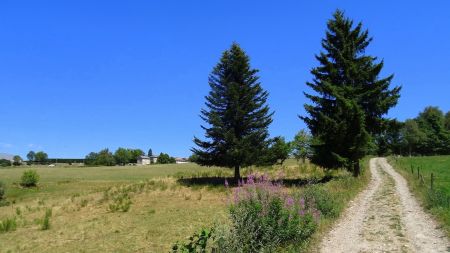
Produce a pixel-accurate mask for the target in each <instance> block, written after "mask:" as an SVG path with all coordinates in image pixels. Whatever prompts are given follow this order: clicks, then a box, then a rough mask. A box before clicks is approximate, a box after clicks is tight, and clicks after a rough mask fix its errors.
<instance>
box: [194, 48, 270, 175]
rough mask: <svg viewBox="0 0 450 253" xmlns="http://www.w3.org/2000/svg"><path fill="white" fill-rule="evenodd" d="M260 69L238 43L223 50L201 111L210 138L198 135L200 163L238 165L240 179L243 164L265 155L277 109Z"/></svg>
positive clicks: (248, 164) (195, 141) (236, 169)
mask: <svg viewBox="0 0 450 253" xmlns="http://www.w3.org/2000/svg"><path fill="white" fill-rule="evenodd" d="M257 73H258V70H257V69H253V68H251V66H250V59H249V57H248V56H247V55H246V54H245V52H244V51H243V50H242V49H241V47H240V46H239V45H238V44H236V43H233V44H232V46H231V48H230V49H229V50H226V51H225V52H224V53H223V54H222V58H221V59H220V61H219V63H218V64H217V65H216V66H215V68H214V69H213V71H212V73H211V74H210V76H209V86H210V87H211V90H210V92H209V94H208V96H206V103H205V105H206V109H202V110H201V115H200V117H201V118H202V119H203V120H204V121H205V123H207V125H206V126H202V128H203V129H204V130H205V138H206V139H207V140H201V139H199V138H196V137H195V138H194V143H195V144H196V146H197V147H196V148H193V149H192V152H193V153H194V154H195V155H197V156H198V160H197V163H198V164H200V165H204V166H223V167H228V168H234V170H235V178H237V179H238V178H240V172H239V170H240V168H241V167H243V166H250V165H253V164H256V163H257V162H258V160H259V159H263V156H264V154H265V152H266V151H267V146H268V144H269V140H268V137H269V133H268V127H269V125H270V123H271V122H272V115H273V113H271V112H270V109H269V107H268V105H267V104H266V100H267V97H268V95H269V94H268V92H267V91H265V90H263V88H262V87H261V84H260V82H259V77H258V76H257V75H256V74H257Z"/></svg>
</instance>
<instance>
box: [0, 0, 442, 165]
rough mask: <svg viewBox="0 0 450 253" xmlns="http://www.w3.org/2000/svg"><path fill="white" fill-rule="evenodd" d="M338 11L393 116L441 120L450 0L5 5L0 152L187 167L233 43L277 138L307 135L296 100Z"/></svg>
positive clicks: (1, 12) (0, 7)
mask: <svg viewBox="0 0 450 253" xmlns="http://www.w3.org/2000/svg"><path fill="white" fill-rule="evenodd" d="M336 8H341V9H342V10H344V11H345V12H346V14H347V15H348V16H350V17H351V18H353V19H354V20H356V21H362V22H363V24H364V25H365V27H366V28H368V29H369V31H370V34H371V35H372V36H373V37H374V40H373V43H372V44H371V46H370V48H369V50H368V53H370V54H372V55H375V56H378V57H379V58H380V59H384V60H385V68H384V71H383V72H384V75H386V74H390V73H394V74H395V78H394V81H393V84H395V85H402V86H403V90H402V93H401V95H402V97H401V99H400V102H399V104H398V106H397V107H396V108H394V109H393V110H391V112H390V113H389V116H390V117H395V118H398V119H400V120H404V119H406V118H411V117H415V116H416V115H417V114H418V112H419V111H421V110H422V109H423V108H424V107H425V106H427V105H435V106H439V107H440V108H441V109H442V110H444V111H448V110H450V95H449V94H450V69H449V59H450V15H449V13H448V11H449V10H450V2H449V1H428V2H424V1H363V2H362V1H331V0H330V1H296V0H295V1H294V0H292V1H162V0H161V1H81V0H77V1H20V0H11V1H7V0H6V1H5V0H4V1H1V2H0V34H1V35H0V92H1V93H0V94H1V95H0V115H1V121H0V153H1V152H6V153H13V154H20V155H22V156H25V155H26V153H27V152H28V151H29V150H44V151H46V152H47V153H48V154H49V156H50V157H74V158H75V157H84V156H85V155H86V154H87V153H88V152H90V151H98V150H100V149H101V148H104V147H109V148H110V149H113V150H115V149H116V148H117V147H119V146H123V147H130V148H141V149H143V150H144V151H147V150H148V148H149V147H151V148H152V149H153V151H154V152H156V153H159V152H167V153H169V154H171V155H173V156H188V155H189V154H190V151H189V149H190V148H191V147H192V145H193V143H192V138H193V137H194V135H196V136H203V132H202V131H201V129H200V124H201V123H202V122H201V120H200V118H199V117H198V114H199V111H200V108H201V107H202V106H203V104H204V96H205V95H206V94H207V92H208V90H209V86H208V83H207V78H208V75H209V73H210V71H211V70H212V68H213V66H214V65H215V64H216V63H217V61H218V60H219V57H220V55H221V53H222V51H224V50H225V49H227V48H228V47H229V46H230V45H231V43H232V42H233V41H236V42H238V43H239V44H240V45H241V46H242V47H243V48H244V50H246V52H247V53H248V54H249V55H250V57H251V63H252V65H253V67H255V68H258V69H260V77H261V81H262V85H263V87H264V88H265V89H266V90H268V91H269V93H270V97H269V104H270V107H271V108H272V110H274V111H275V116H274V122H273V124H272V125H271V127H270V133H271V135H272V136H275V135H283V136H285V137H286V138H287V139H292V137H293V136H294V134H295V133H296V132H297V131H298V130H299V129H301V128H304V127H305V125H304V123H303V122H302V121H300V120H299V119H298V118H297V115H298V114H304V109H303V104H304V103H305V102H306V99H305V98H304V96H303V94H302V92H303V91H304V90H305V89H306V85H305V82H306V81H308V80H311V74H310V73H309V70H310V69H311V68H312V67H314V66H317V61H316V60H315V58H314V55H315V54H317V53H319V52H320V50H321V46H320V41H321V39H322V37H323V36H324V32H325V27H326V21H327V19H329V18H330V17H331V14H332V13H333V11H334V10H335V9H336Z"/></svg>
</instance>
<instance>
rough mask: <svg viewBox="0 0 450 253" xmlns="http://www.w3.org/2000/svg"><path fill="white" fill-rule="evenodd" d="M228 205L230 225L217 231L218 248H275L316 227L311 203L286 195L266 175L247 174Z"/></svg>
mask: <svg viewBox="0 0 450 253" xmlns="http://www.w3.org/2000/svg"><path fill="white" fill-rule="evenodd" d="M233 195H234V196H233V204H232V205H231V208H230V219H231V228H230V233H229V234H228V235H227V236H221V235H218V238H221V239H220V243H218V244H217V245H218V247H219V251H220V252H238V251H239V252H274V251H275V252H276V251H279V249H280V248H289V247H297V246H300V245H302V244H303V243H304V242H306V241H307V240H308V238H309V237H310V236H311V235H312V234H313V233H314V231H315V230H316V228H317V223H318V218H319V211H318V210H316V209H315V208H314V203H312V202H311V203H306V200H305V199H303V198H298V199H295V198H294V197H292V196H289V195H287V194H286V193H285V192H284V191H283V189H282V187H281V185H279V184H273V183H271V182H270V181H269V180H267V178H265V177H261V178H255V177H254V176H253V175H250V176H249V179H248V181H247V182H246V183H243V184H242V186H240V187H238V188H236V189H235V190H234V194H233Z"/></svg>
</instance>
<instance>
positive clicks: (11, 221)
mask: <svg viewBox="0 0 450 253" xmlns="http://www.w3.org/2000/svg"><path fill="white" fill-rule="evenodd" d="M16 227H17V223H16V219H15V218H5V219H3V220H0V233H6V232H10V231H14V230H16Z"/></svg>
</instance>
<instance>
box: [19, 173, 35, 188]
mask: <svg viewBox="0 0 450 253" xmlns="http://www.w3.org/2000/svg"><path fill="white" fill-rule="evenodd" d="M38 182H39V175H38V173H37V172H36V171H35V170H26V171H24V172H23V174H22V178H21V182H20V185H21V186H23V187H34V186H36V185H37V183H38Z"/></svg>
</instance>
